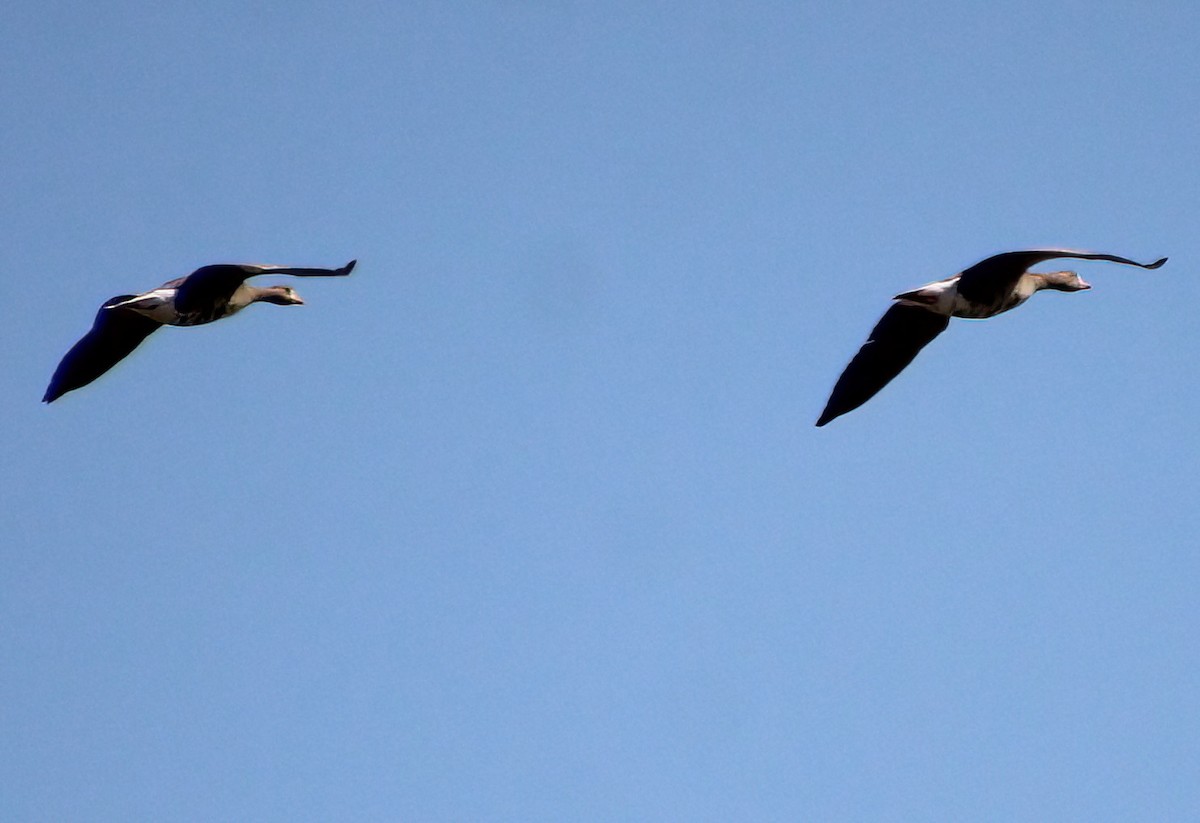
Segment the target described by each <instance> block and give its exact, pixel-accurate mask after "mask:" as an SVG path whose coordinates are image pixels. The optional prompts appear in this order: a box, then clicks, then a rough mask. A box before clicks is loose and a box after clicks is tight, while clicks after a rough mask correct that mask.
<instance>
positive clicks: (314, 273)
mask: <svg viewBox="0 0 1200 823" xmlns="http://www.w3.org/2000/svg"><path fill="white" fill-rule="evenodd" d="M356 263H358V261H357V260H351V261H350V262H349V263H347V264H346V265H344V266H342V267H341V268H338V269H306V268H301V267H298V266H270V265H266V264H256V265H251V264H246V265H245V266H243V268H246V269H253V271H252V272H251V273H250V274H248V275H246V276H247V277H253V276H254V275H256V274H290V275H292V276H293V277H345V276H346V275H347V274H349V273H350V272H352V271H354V266H355V264H356Z"/></svg>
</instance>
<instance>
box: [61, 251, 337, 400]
mask: <svg viewBox="0 0 1200 823" xmlns="http://www.w3.org/2000/svg"><path fill="white" fill-rule="evenodd" d="M356 262H357V261H356V260H351V261H350V262H349V263H347V264H346V265H344V266H342V267H341V268H340V269H308V268H296V267H294V266H267V265H253V264H249V263H239V264H220V265H216V266H203V267H201V268H198V269H196V270H195V271H194V272H192V273H191V274H189V275H188V276H187V277H180V278H177V279H175V280H170V281H168V282H166V283H163V284H162V285H161V286H159V287H158V288H157V289H153V290H151V291H148V292H145V293H144V294H122V295H118V296H117V297H114V298H112V299H111V300H107V301H105V303H104V305H102V306H101V307H100V311H98V312H97V313H96V320H95V322H94V323H92V330H91V331H89V332H88V333H87V334H85V335H84V336H83V337H82V338H81V339H80V340H79V342H78V343H76V344H75V345H74V346H72V347H71V350H70V351H68V352H67V353H66V355H65V356H64V357H63V359H62V361H61V362H60V363H59V364H58V368H57V369H55V370H54V376H53V377H52V378H50V386H49V387H48V388H47V389H46V394H45V396H44V397H42V402H43V403H53V402H54V401H55V400H57V399H58V398H60V397H62V396H63V395H64V394H66V393H67V392H69V391H74V390H75V389H78V388H80V387H82V386H86V385H87V384H88V383H91V382H92V381H93V380H95V379H96V378H97V377H99V376H100V375H102V374H104V373H105V372H106V371H108V370H109V369H111V368H112V367H113V366H115V365H116V364H117V363H119V362H120V361H121V360H122V359H123V358H124V357H126V356H127V355H128V354H129V353H130V352H132V351H133V350H134V349H136V348H137V347H138V344H140V343H141V342H142V341H143V340H145V339H146V338H147V337H149V336H150V333H151V332H153V331H155V330H156V329H158V328H159V327H160V326H164V325H168V326H199V325H202V324H204V323H211V322H213V321H214V320H220V319H221V318H223V317H229V316H230V315H232V314H235V313H236V312H239V311H241V310H242V309H244V308H246V306H249V305H250V304H251V303H275V304H276V305H279V306H299V305H303V303H304V301H303V300H301V299H300V295H298V294H296V291H295V289H293V288H292V287H291V286H252V285H250V284H249V283H247V282H246V279H247V278H250V277H257V276H258V275H260V274H288V275H292V276H294V277H341V276H344V275H347V274H349V273H350V272H351V270H353V269H354V264H355V263H356Z"/></svg>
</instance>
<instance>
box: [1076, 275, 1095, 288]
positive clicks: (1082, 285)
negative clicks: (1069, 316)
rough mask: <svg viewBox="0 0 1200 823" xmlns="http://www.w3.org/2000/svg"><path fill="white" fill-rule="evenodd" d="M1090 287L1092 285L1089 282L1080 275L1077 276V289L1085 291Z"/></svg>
mask: <svg viewBox="0 0 1200 823" xmlns="http://www.w3.org/2000/svg"><path fill="white" fill-rule="evenodd" d="M1091 287H1092V284H1091V283H1089V282H1088V281H1086V280H1084V279H1083V278H1082V277H1081V278H1079V290H1080V291H1086V290H1087V289H1090V288H1091Z"/></svg>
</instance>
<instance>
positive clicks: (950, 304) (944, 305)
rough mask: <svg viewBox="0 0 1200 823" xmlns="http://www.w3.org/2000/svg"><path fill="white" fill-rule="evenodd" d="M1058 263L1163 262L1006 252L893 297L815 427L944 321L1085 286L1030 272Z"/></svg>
mask: <svg viewBox="0 0 1200 823" xmlns="http://www.w3.org/2000/svg"><path fill="white" fill-rule="evenodd" d="M1062 257H1070V258H1078V259H1081V260H1108V261H1110V262H1112V263H1123V264H1125V265H1127V266H1139V267H1141V268H1143V269H1157V268H1158V267H1159V266H1161V265H1162V264H1163V263H1166V262H1167V258H1165V257H1164V258H1162V259H1161V260H1156V261H1154V262H1153V263H1138V262H1136V261H1133V260H1129V259H1127V258H1124V257H1117V256H1116V255H1113V254H1096V253H1092V252H1085V251H1071V250H1070V249H1035V250H1031V251H1010V252H1004V253H1003V254H997V255H994V256H992V257H989V258H987V259H986V260H981V261H980V262H978V263H976V264H975V265H974V266H971V267H970V268H969V269H966V270H965V271H963V272H960V273H959V274H956V275H954V276H953V277H948V278H946V279H945V280H938V281H936V282H933V283H928V284H926V285H924V286H921V287H920V288H919V289H913V290H912V291H906V292H903V293H902V294H898V295H896V296H895V297H894V298H893V299H894V300H896V301H897V302H895V303H893V304H892V307H891V308H890V309H888V310H887V312H886V313H884V315H883V317H882V318H881V319H880V321H879V322H878V323H877V324H876V325H875V328H874V329H872V330H871V335H870V336H869V337H868V338H867V342H866V343H864V344H863V347H862V348H861V349H859V350H858V354H856V355H854V358H853V359H852V360H851V361H850V363H849V364H848V365H847V366H846V370H845V371H843V372H842V376H841V377H839V378H838V381H837V384H836V385H835V386H834V387H833V393H832V394H831V395H830V396H829V402H828V403H826V404H825V411H823V412H821V417H820V419H818V420H817V425H818V426H824V425H825V424H826V423H828V422H829V421H830V420H833V419H834V418H835V417H839V416H841V415H843V414H845V413H846V412H849V411H853V410H854V409H857V408H858V407H859V406H861V405H862V404H863V403H866V402H867V401H868V400H870V399H871V398H872V397H874V396H875V394H876V393H877V392H878V391H879V390H880V389H882V388H883V387H884V386H886V385H887V384H888V382H889V381H890V380H891V379H892V378H893V377H895V376H896V375H898V374H899V373H900V372H901V371H903V370H904V367H905V366H907V365H908V364H909V363H911V362H912V360H913V358H914V357H916V356H917V352H919V351H920V350H921V349H923V348H924V347H925V345H926V344H927V343H929V341H931V340H933V338H935V337H937V336H938V335H939V334H941V333H942V332H943V331H945V330H946V326H947V325H949V323H950V318H951V317H970V318H985V317H993V316H995V315H997V314H1000V313H1001V312H1005V311H1008V310H1009V309H1012V308H1015V307H1017V306H1019V305H1021V304H1022V303H1024V302H1025V301H1026V300H1028V299H1029V298H1030V297H1031V296H1032V295H1033V293H1034V292H1036V291H1041V290H1042V289H1055V290H1056V291H1068V292H1070V291H1082V290H1084V289H1090V288H1091V286H1090V285H1089V284H1088V283H1086V282H1084V280H1083V278H1081V277H1080V276H1079V275H1078V274H1076V273H1075V272H1073V271H1053V272H1031V271H1027V269H1028V268H1029V267H1030V266H1034V265H1037V264H1038V263H1041V262H1044V261H1046V260H1055V259H1058V258H1062Z"/></svg>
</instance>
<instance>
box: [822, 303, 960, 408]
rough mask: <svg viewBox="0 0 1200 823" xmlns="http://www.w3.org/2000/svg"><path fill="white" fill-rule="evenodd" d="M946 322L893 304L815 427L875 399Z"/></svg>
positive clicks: (848, 368)
mask: <svg viewBox="0 0 1200 823" xmlns="http://www.w3.org/2000/svg"><path fill="white" fill-rule="evenodd" d="M949 323H950V318H949V317H947V316H946V315H944V314H935V313H934V312H931V311H927V310H926V309H922V308H920V307H918V306H909V305H905V304H904V303H896V304H894V305H893V306H892V307H891V308H890V309H888V310H887V312H886V313H885V314H884V315H883V317H882V318H880V320H879V322H878V323H876V324H875V328H873V329H871V335H870V337H868V338H867V342H866V343H864V344H863V347H862V348H861V349H859V350H858V354H856V355H854V359H852V360H851V361H850V363H849V364H848V365H847V366H846V370H845V371H843V372H842V376H841V377H839V378H838V381H837V385H835V386H834V387H833V393H832V394H830V395H829V402H828V403H826V404H825V411H823V412H821V418H820V419H819V420H817V425H818V426H824V425H825V424H826V423H828V422H829V421H830V420H833V419H834V418H835V417H840V416H841V415H843V414H845V413H846V412H848V411H854V410H855V409H857V408H858V407H859V406H861V405H862V404H863V403H866V402H867V401H868V400H870V399H871V398H872V397H874V396H875V395H876V394H877V393H878V392H879V390H880V389H882V388H883V387H884V386H886V385H887V384H888V383H889V382H891V379H892V378H893V377H895V376H896V375H898V374H899V373H900V372H902V371H903V370H904V367H905V366H907V365H908V364H909V363H911V362H912V360H913V358H914V357H916V356H917V352H919V351H920V350H921V349H923V348H925V346H926V345H927V344H928V343H929V341H930V340H932V339H933V338H935V337H937V336H938V335H939V334H941V333H942V332H943V331H945V330H946V326H947V325H949Z"/></svg>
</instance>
